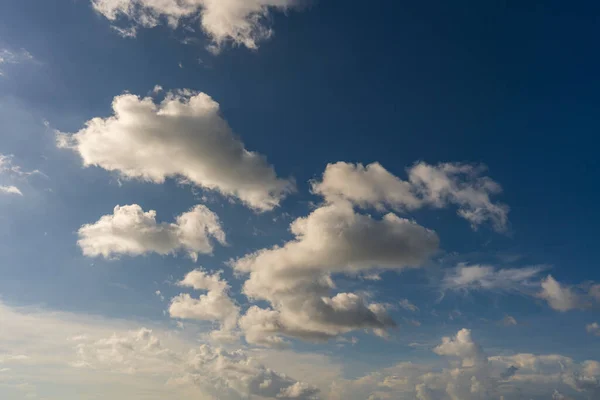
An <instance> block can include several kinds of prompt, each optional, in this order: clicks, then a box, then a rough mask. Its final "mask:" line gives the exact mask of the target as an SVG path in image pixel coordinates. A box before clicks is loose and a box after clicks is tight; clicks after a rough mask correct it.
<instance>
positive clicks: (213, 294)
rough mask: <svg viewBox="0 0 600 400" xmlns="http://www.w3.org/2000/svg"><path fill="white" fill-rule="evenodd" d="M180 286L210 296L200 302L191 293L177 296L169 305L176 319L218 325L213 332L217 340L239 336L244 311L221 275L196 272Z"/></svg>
mask: <svg viewBox="0 0 600 400" xmlns="http://www.w3.org/2000/svg"><path fill="white" fill-rule="evenodd" d="M178 285H179V286H182V287H190V288H193V289H194V290H200V291H206V294H203V295H201V296H200V297H198V298H197V299H196V298H193V297H192V296H190V295H189V294H187V293H182V294H180V295H178V296H176V297H174V298H173V299H172V300H171V305H170V306H169V315H170V316H171V317H172V318H180V319H192V320H200V321H212V322H217V323H219V325H220V328H219V329H218V330H215V331H213V332H212V334H211V336H212V337H213V338H214V339H221V340H224V339H228V338H234V337H235V332H234V331H235V329H236V327H237V320H238V316H239V312H240V309H239V307H238V306H237V305H236V304H235V302H234V301H233V300H232V299H231V298H230V297H229V294H228V292H229V285H228V284H227V282H226V281H225V280H223V279H222V278H221V274H220V272H216V273H214V274H212V275H211V274H208V273H207V272H206V271H204V270H202V269H195V270H193V271H191V272H189V273H188V274H187V275H186V276H185V277H184V279H183V280H181V281H180V282H179V283H178Z"/></svg>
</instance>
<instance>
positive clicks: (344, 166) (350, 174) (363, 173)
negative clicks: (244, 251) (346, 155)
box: [312, 162, 509, 231]
mask: <svg viewBox="0 0 600 400" xmlns="http://www.w3.org/2000/svg"><path fill="white" fill-rule="evenodd" d="M484 171H485V168H484V167H482V166H475V165H470V164H461V163H441V164H437V165H430V164H427V163H424V162H419V163H416V164H415V165H413V166H412V167H410V168H409V169H408V170H407V173H408V180H407V181H404V180H401V179H400V178H398V177H396V176H394V175H393V174H391V173H390V172H389V171H387V170H386V169H385V168H384V167H383V166H381V164H379V163H372V164H369V165H367V166H363V165H362V164H351V163H346V162H337V163H334V164H329V165H327V168H326V169H325V172H324V173H323V177H322V180H321V181H313V182H312V190H313V192H315V193H317V194H320V195H322V196H323V197H325V199H326V200H327V201H329V202H334V201H336V200H338V199H343V200H347V201H350V202H352V203H353V204H355V205H357V206H358V207H361V208H368V207H374V208H376V209H379V210H384V209H388V208H391V209H393V210H396V211H410V210H415V209H419V208H422V207H424V206H430V207H437V208H442V207H446V206H448V205H450V204H452V205H457V206H458V207H459V209H458V214H459V215H460V216H461V217H462V218H465V219H466V220H467V221H469V222H470V223H471V226H472V227H473V228H474V229H475V228H477V227H478V226H479V225H481V224H482V223H484V222H488V221H489V222H491V223H492V225H493V227H494V228H495V229H496V230H498V231H504V230H506V228H507V223H508V211H509V208H508V206H506V205H504V204H501V203H494V202H493V201H492V200H491V199H490V196H492V195H495V194H498V193H500V192H501V191H502V187H501V186H500V185H499V184H498V183H497V182H495V181H494V180H492V179H491V178H489V177H487V176H481V174H482V173H483V172H484Z"/></svg>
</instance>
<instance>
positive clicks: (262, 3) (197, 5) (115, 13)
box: [92, 0, 299, 49]
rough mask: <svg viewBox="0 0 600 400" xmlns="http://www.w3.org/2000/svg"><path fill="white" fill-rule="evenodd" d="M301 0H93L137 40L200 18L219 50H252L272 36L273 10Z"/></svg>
mask: <svg viewBox="0 0 600 400" xmlns="http://www.w3.org/2000/svg"><path fill="white" fill-rule="evenodd" d="M298 3H299V0H92V4H93V6H94V9H95V10H96V11H97V12H99V13H100V14H102V15H104V16H105V17H106V18H108V19H109V20H110V21H112V22H116V21H117V19H118V18H119V17H124V18H127V19H129V20H130V21H131V22H132V23H133V25H132V26H131V27H129V28H119V29H121V30H122V31H123V32H126V33H128V35H129V36H135V29H136V27H138V26H139V27H144V28H151V27H154V26H157V25H159V24H161V23H162V22H163V21H166V22H167V24H168V25H169V26H170V27H171V28H177V26H179V25H180V24H181V23H182V22H184V21H186V20H187V21H189V20H193V19H196V18H200V23H201V25H202V29H203V30H204V32H206V34H207V35H208V36H210V38H211V39H212V41H213V44H214V46H215V48H216V49H218V48H219V47H220V46H221V45H222V44H223V43H225V42H233V43H234V44H237V45H243V46H246V47H248V48H251V49H255V48H257V47H258V43H259V42H260V41H262V40H264V39H267V38H269V37H270V36H271V35H272V33H273V32H272V30H271V29H270V28H269V26H268V24H267V22H268V17H269V12H270V11H271V10H277V11H285V10H287V9H289V8H291V7H293V6H295V5H297V4H298Z"/></svg>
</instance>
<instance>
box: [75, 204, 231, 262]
mask: <svg viewBox="0 0 600 400" xmlns="http://www.w3.org/2000/svg"><path fill="white" fill-rule="evenodd" d="M78 234H79V240H78V241H77V244H78V245H79V247H81V250H82V251H83V254H84V255H86V256H90V257H99V256H103V257H104V258H111V257H115V256H119V255H121V254H126V255H132V256H136V255H142V254H146V253H150V252H154V253H158V254H162V255H166V254H172V253H175V252H177V251H180V250H182V251H185V252H186V253H187V254H188V255H189V256H190V257H191V258H192V259H194V260H195V259H196V258H197V256H198V253H203V254H209V253H211V252H212V250H213V245H212V240H213V239H214V240H216V241H218V242H219V243H221V244H225V233H224V232H223V230H222V229H221V224H220V222H219V218H218V217H217V215H216V214H214V213H213V212H212V211H210V210H209V209H208V208H207V207H206V206H203V205H197V206H195V207H193V208H192V209H190V210H189V211H187V212H185V213H183V214H181V215H179V216H177V218H176V219H175V222H172V223H166V222H162V223H158V222H156V211H154V210H150V211H147V212H144V210H142V208H141V207H140V206H139V205H137V204H132V205H127V206H116V207H115V209H114V211H113V214H109V215H104V216H102V217H101V218H100V219H99V220H98V221H96V222H95V223H93V224H87V225H83V226H82V227H81V228H80V229H79V232H78Z"/></svg>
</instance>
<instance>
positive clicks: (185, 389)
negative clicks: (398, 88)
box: [0, 303, 319, 400]
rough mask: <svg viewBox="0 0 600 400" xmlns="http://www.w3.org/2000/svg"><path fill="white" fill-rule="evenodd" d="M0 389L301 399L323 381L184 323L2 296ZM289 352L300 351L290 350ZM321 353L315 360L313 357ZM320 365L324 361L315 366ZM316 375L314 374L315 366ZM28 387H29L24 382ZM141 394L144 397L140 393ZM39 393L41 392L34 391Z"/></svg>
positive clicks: (80, 395) (151, 397) (200, 399)
mask: <svg viewBox="0 0 600 400" xmlns="http://www.w3.org/2000/svg"><path fill="white" fill-rule="evenodd" d="M0 319H1V320H2V321H3V322H4V323H6V326H3V329H2V330H0V341H2V343H3V344H5V345H6V349H10V351H11V353H9V354H5V353H4V351H6V349H3V350H1V351H0V370H2V372H1V374H2V376H0V386H1V388H0V391H1V392H2V394H3V395H4V394H6V393H7V392H6V390H7V388H8V390H9V391H8V396H9V398H13V397H11V393H12V392H11V391H10V390H11V389H12V388H14V389H15V390H18V392H16V394H15V396H14V398H19V399H20V398H25V396H26V395H27V394H28V393H30V394H31V396H33V395H34V394H35V393H36V391H37V393H39V394H40V396H39V397H40V398H44V397H43V396H41V394H42V393H43V394H45V395H46V396H47V395H48V394H49V393H52V395H53V396H56V398H62V399H67V398H74V397H73V393H74V392H73V388H74V387H76V388H77V394H76V398H77V399H93V398H98V397H100V398H110V399H115V400H126V399H133V398H136V399H137V398H144V399H147V400H159V399H165V398H177V399H182V400H183V399H194V400H215V399H220V400H242V399H254V398H261V399H271V400H275V399H287V400H290V399H299V400H310V399H315V398H316V397H317V396H318V392H319V391H318V389H316V388H315V387H313V386H312V385H310V384H309V383H305V382H301V381H298V380H296V379H294V378H292V377H290V376H289V375H286V374H284V373H281V372H278V371H276V370H273V369H272V368H269V367H268V366H267V365H268V364H266V363H265V362H266V361H268V359H269V358H270V357H268V356H267V357H262V358H261V359H260V360H259V358H257V357H255V356H254V355H252V354H249V353H247V352H245V351H242V350H224V349H222V348H220V347H214V346H211V345H207V344H199V343H198V341H197V338H196V335H195V333H192V332H190V336H191V337H190V338H189V339H188V338H187V337H186V335H185V334H183V333H182V332H180V331H171V330H165V329H164V328H162V327H160V326H154V327H153V328H152V329H148V328H139V327H136V326H138V325H137V323H136V322H135V321H122V320H115V319H104V318H99V317H93V316H89V315H78V314H69V313H61V312H54V311H49V310H44V309H31V308H27V309H25V308H11V307H8V306H5V305H3V304H2V303H0ZM285 356H286V359H287V360H288V362H289V360H290V359H295V358H294V357H296V355H295V353H292V352H288V354H286V355H285ZM313 361H314V360H313ZM313 368H314V369H319V367H318V366H313ZM309 375H310V374H309ZM24 389H27V390H24ZM140 396H141V397H140ZM33 398H35V397H33Z"/></svg>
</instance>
